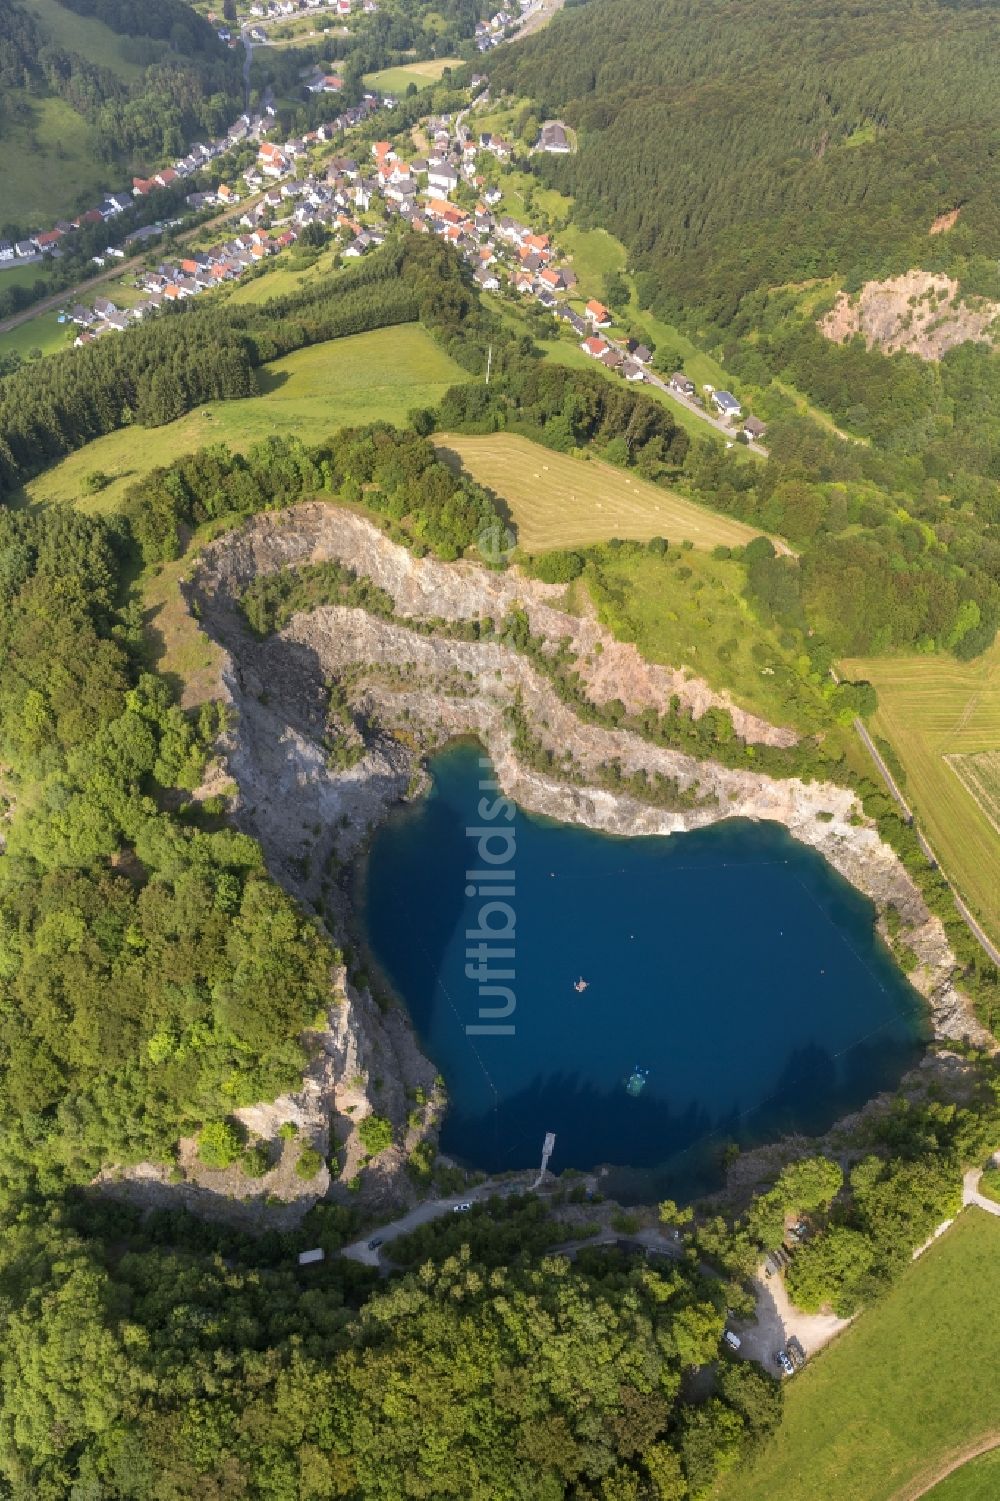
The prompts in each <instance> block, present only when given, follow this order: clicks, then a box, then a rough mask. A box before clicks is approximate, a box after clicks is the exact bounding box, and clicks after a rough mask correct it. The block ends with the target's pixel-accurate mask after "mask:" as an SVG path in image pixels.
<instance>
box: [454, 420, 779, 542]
mask: <svg viewBox="0 0 1000 1501" xmlns="http://www.w3.org/2000/svg"><path fill="white" fill-rule="evenodd" d="M434 441H435V443H436V444H437V446H438V448H440V449H442V450H444V451H445V452H446V453H452V454H454V455H455V456H456V458H457V459H458V460H460V461H461V464H462V466H463V468H464V469H466V470H467V471H468V473H469V474H471V475H472V478H473V479H474V480H476V481H477V482H478V483H479V484H481V485H484V486H485V487H486V488H487V489H488V490H491V491H492V492H493V493H494V495H497V496H498V497H499V498H500V499H501V500H502V501H505V502H506V504H507V506H508V507H509V508H510V514H511V516H512V518H513V520H514V522H515V524H516V526H517V534H518V542H519V543H520V545H521V546H522V547H523V548H526V549H527V551H528V552H544V551H545V550H546V549H548V548H554V547H584V546H587V545H588V544H590V543H592V542H606V541H607V540H608V538H610V537H622V538H628V537H633V538H636V539H637V540H639V541H648V539H649V538H650V537H657V536H659V537H666V538H667V540H668V541H669V542H672V543H674V544H675V545H676V544H677V543H679V542H684V541H690V542H693V543H694V545H695V547H700V548H704V549H711V548H713V547H716V546H718V545H719V544H720V543H722V544H724V545H725V546H726V547H737V546H743V545H744V544H745V543H747V542H749V541H750V540H751V538H752V537H755V536H757V535H758V534H757V532H755V531H754V529H753V528H752V527H749V526H744V524H743V523H742V522H741V521H734V520H732V518H731V517H729V516H720V515H717V514H716V512H714V511H709V510H706V509H705V507H704V506H699V505H696V504H695V503H694V501H692V500H686V499H685V498H684V496H683V495H676V494H674V492H673V491H671V490H662V489H661V488H660V487H659V486H658V485H652V484H649V483H648V482H647V481H646V480H643V479H640V478H639V477H638V475H634V474H627V473H626V472H625V471H624V470H622V469H616V468H615V467H614V465H612V464H605V463H603V462H602V461H601V460H600V459H575V458H572V457H571V456H570V455H569V454H562V453H553V452H552V451H551V450H550V449H548V448H542V447H541V445H540V444H538V443H532V442H531V441H530V439H528V438H522V437H519V436H518V435H516V434H513V433H490V434H488V435H487V436H485V437H464V436H461V435H457V434H449V433H442V434H441V435H440V436H439V437H437V438H435V440H434Z"/></svg>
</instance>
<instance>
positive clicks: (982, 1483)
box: [925, 1448, 1000, 1501]
mask: <svg viewBox="0 0 1000 1501" xmlns="http://www.w3.org/2000/svg"><path fill="white" fill-rule="evenodd" d="M925 1494H926V1501H997V1497H998V1496H1000V1448H997V1449H993V1450H991V1451H990V1453H989V1454H981V1455H980V1456H979V1458H978V1459H970V1460H969V1461H968V1463H967V1464H964V1465H962V1467H961V1469H959V1470H955V1471H954V1473H953V1474H951V1475H949V1476H948V1478H947V1480H942V1481H940V1482H939V1483H938V1484H937V1485H936V1486H934V1488H933V1489H932V1490H929V1491H927V1492H926V1493H925Z"/></svg>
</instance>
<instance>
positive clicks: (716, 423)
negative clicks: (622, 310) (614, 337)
mask: <svg viewBox="0 0 1000 1501" xmlns="http://www.w3.org/2000/svg"><path fill="white" fill-rule="evenodd" d="M609 342H610V341H609ZM617 347H618V348H620V349H621V350H622V353H623V354H627V353H628V351H627V350H626V349H625V347H624V345H618V346H617ZM646 380H647V381H648V383H649V384H650V385H651V386H655V387H656V389H657V390H658V391H664V392H666V394H667V395H668V396H669V397H670V399H671V401H676V402H677V404H678V406H682V407H686V408H687V410H688V411H689V412H693V413H694V415H695V416H696V417H700V418H701V420H702V422H707V423H708V425H709V427H714V428H715V429H716V431H717V432H720V433H722V434H723V436H724V437H726V438H728V439H729V440H730V442H735V435H736V431H737V429H736V428H734V427H733V425H732V423H730V422H726V421H725V420H724V419H723V418H722V417H713V416H712V415H711V413H709V412H706V411H705V408H704V407H703V406H702V405H701V403H700V402H699V401H696V400H695V399H694V397H692V396H683V395H682V394H681V393H680V391H674V390H671V388H670V385H669V383H668V382H667V381H665V380H664V379H663V378H662V376H659V375H657V374H656V372H655V371H653V370H647V371H646ZM747 447H748V448H749V450H750V452H751V453H757V454H760V456H761V458H762V459H766V458H767V449H766V448H765V447H764V445H763V443H748V444H747Z"/></svg>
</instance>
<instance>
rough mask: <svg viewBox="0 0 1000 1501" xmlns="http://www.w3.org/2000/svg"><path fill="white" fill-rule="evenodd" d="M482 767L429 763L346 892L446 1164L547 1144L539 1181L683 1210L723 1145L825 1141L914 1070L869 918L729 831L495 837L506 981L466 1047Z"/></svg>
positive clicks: (478, 1161) (811, 859) (838, 887)
mask: <svg viewBox="0 0 1000 1501" xmlns="http://www.w3.org/2000/svg"><path fill="white" fill-rule="evenodd" d="M480 757H481V752H480V750H479V749H478V747H476V746H473V745H469V744H468V743H462V744H458V745H454V746H452V747H450V748H449V749H447V750H446V751H444V752H442V753H441V754H440V755H439V756H437V757H435V758H434V760H433V762H432V764H431V771H432V775H433V786H432V790H431V792H430V794H429V795H428V796H427V797H426V798H425V799H423V800H422V801H421V802H420V803H419V804H417V805H414V806H412V807H409V808H407V809H405V810H403V811H401V812H400V813H398V814H397V815H395V816H394V817H393V818H392V819H390V820H389V822H388V823H387V824H386V825H384V826H383V828H382V829H380V830H379V831H378V833H377V834H376V836H375V838H374V840H373V843H372V847H371V850H370V853H369V858H368V861H367V865H366V869H365V872H364V878H363V888H364V889H363V903H362V915H363V919H364V922H365V925H366V936H367V940H368V942H369V944H370V947H371V951H372V954H373V956H374V958H375V960H376V961H377V963H378V965H379V966H380V968H381V969H382V971H383V973H384V974H385V976H386V978H387V979H388V980H389V982H390V983H391V984H392V986H393V987H394V989H395V990H396V992H397V994H398V995H399V996H400V997H401V998H402V1000H403V1001H404V1002H405V1003H406V1005H407V1007H408V1009H409V1011H410V1014H411V1016H412V1018H413V1022H414V1025H415V1027H416V1029H417V1033H418V1035H419V1037H420V1041H421V1043H422V1046H423V1047H424V1049H425V1051H426V1052H427V1054H428V1056H429V1057H430V1058H431V1059H432V1061H433V1062H434V1063H435V1064H436V1066H437V1067H438V1068H439V1070H440V1071H441V1074H442V1075H443V1077H444V1080H445V1083H446V1085H447V1090H448V1097H449V1109H448V1113H447V1115H446V1117H445V1121H444V1125H443V1128H442V1135H441V1148H442V1150H443V1151H444V1152H446V1153H448V1154H449V1155H451V1156H453V1157H455V1158H456V1159H457V1160H459V1161H461V1162H463V1163H464V1164H466V1165H467V1166H469V1167H472V1168H477V1169H482V1170H485V1171H488V1172H503V1171H507V1170H510V1169H515V1168H525V1167H530V1166H533V1165H535V1164H536V1163H537V1162H538V1161H539V1158H540V1154H541V1145H542V1138H543V1136H544V1134H545V1133H546V1132H547V1131H553V1132H555V1134H556V1150H555V1154H554V1156H553V1159H552V1167H553V1169H554V1170H555V1171H560V1170H561V1169H563V1168H567V1167H572V1168H578V1169H591V1168H594V1167H597V1166H598V1165H601V1164H610V1165H612V1166H613V1169H614V1171H612V1172H611V1173H610V1174H609V1175H608V1176H607V1183H606V1185H605V1186H608V1187H610V1186H611V1185H612V1184H613V1185H614V1191H615V1193H616V1195H617V1196H619V1197H624V1198H632V1199H642V1198H655V1197H658V1196H662V1195H663V1194H666V1193H670V1194H672V1195H673V1196H675V1197H678V1196H680V1197H683V1196H689V1195H691V1194H694V1193H698V1192H704V1191H705V1190H706V1188H708V1187H709V1186H710V1185H711V1184H712V1183H713V1182H714V1181H717V1179H718V1177H719V1174H720V1171H721V1162H722V1156H723V1153H724V1151H725V1149H726V1147H727V1146H728V1145H730V1144H732V1143H733V1142H738V1143H740V1144H741V1145H747V1144H752V1143H755V1142H761V1141H766V1140H770V1139H774V1138H775V1137H777V1136H780V1135H782V1134H784V1133H786V1132H790V1131H799V1132H805V1133H807V1134H811V1133H816V1132H820V1131H823V1130H825V1129H827V1128H828V1127H829V1126H830V1125H832V1124H833V1122H834V1121H835V1120H836V1119H837V1118H838V1117H839V1116H841V1115H843V1114H845V1113H847V1112H848V1111H850V1110H853V1109H856V1108H857V1107H858V1106H860V1105H861V1104H863V1103H864V1101H866V1100H867V1099H869V1098H871V1097H872V1096H873V1095H875V1094H877V1093H878V1092H879V1091H880V1090H882V1089H885V1088H889V1087H892V1086H893V1085H895V1083H896V1082H897V1081H898V1079H899V1078H900V1076H901V1075H902V1074H903V1073H904V1072H905V1071H906V1069H907V1068H909V1067H911V1066H912V1065H913V1064H914V1063H915V1062H916V1060H917V1059H918V1058H919V1056H920V1053H921V1050H922V1046H923V1043H924V1041H925V1040H926V1021H925V1011H924V1007H923V1003H922V1001H921V1000H920V998H919V996H918V995H917V994H916V992H915V991H914V990H913V989H912V987H911V986H910V985H909V983H908V982H907V980H906V979H905V977H904V976H903V974H902V973H901V972H900V971H899V969H898V968H897V966H896V965H895V964H894V962H893V960H892V958H891V956H890V955H889V953H888V951H887V950H886V948H885V947H884V945H883V944H882V943H881V941H880V940H879V939H878V937H877V934H876V933H875V930H874V910H873V908H872V906H871V904H870V903H869V902H868V901H867V900H866V899H864V898H863V897H861V896H860V895H859V894H858V893H857V892H855V891H854V890H853V888H852V887H850V886H849V885H848V884H847V883H846V882H845V881H843V880H842V879H841V878H840V877H839V876H838V875H837V874H836V872H834V871H833V870H832V869H831V868H830V867H829V866H827V865H826V863H825V862H824V861H823V860H822V859H821V857H820V856H818V855H817V854H816V853H815V852H814V851H812V850H809V849H807V848H805V847H804V846H802V845H799V844H797V843H796V842H795V841H794V840H792V839H791V837H790V836H789V835H788V834H787V833H786V831H785V830H784V829H783V828H780V827H779V826H777V825H774V824H766V823H761V824H753V823H749V822H746V821H742V820H740V821H737V820H733V821H727V822H724V823H721V824H717V825H714V826H712V827H711V828H709V829H705V830H700V831H697V832H694V833H690V834H681V835H673V836H671V837H669V838H649V837H643V838H635V839H627V838H613V837H609V836H607V835H602V834H597V833H594V832H592V831H590V830H587V829H582V828H579V827H576V826H567V825H562V824H557V823H554V822H552V821H551V820H548V819H541V818H535V817H529V816H527V815H525V814H523V813H522V812H521V811H520V810H517V812H516V814H515V815H514V816H513V818H512V819H510V820H509V821H507V820H505V819H504V818H503V817H502V816H499V817H498V819H497V825H496V826H497V827H502V828H504V829H509V830H510V833H511V836H512V838H511V840H510V841H509V843H510V845H511V847H512V859H511V860H510V862H509V863H508V864H505V865H503V866H501V867H498V868H499V869H500V871H501V879H502V880H505V881H506V882H507V884H508V887H509V886H511V885H512V886H513V893H512V894H511V895H510V896H509V898H508V899H507V900H508V903H509V906H510V908H511V909H512V911H513V913H514V916H515V919H516V921H515V933H514V937H513V939H512V941H511V947H512V948H513V951H514V952H513V957H512V958H508V957H490V958H488V960H487V968H488V970H489V979H493V977H494V975H495V972H496V971H497V970H499V969H503V968H507V967H512V968H513V970H514V975H513V977H512V978H499V979H498V980H497V985H498V987H502V988H503V989H504V991H505V994H506V995H507V999H506V1000H505V1001H504V1002H503V1003H502V1004H500V1005H498V1001H497V997H496V996H493V997H489V998H487V1005H488V1006H489V1007H491V1008H492V1009H493V1011H494V1013H496V1012H498V1011H503V1010H504V1009H507V1010H509V1015H506V1016H504V1017H503V1020H502V1021H500V1022H495V1021H494V1020H493V1019H492V1018H491V1019H490V1020H489V1023H488V1028H489V1029H488V1030H486V1031H483V1030H481V1029H482V1027H483V1025H484V1017H483V1014H481V1011H482V1007H483V997H482V996H481V995H480V987H481V985H482V984H483V979H482V975H481V973H480V971H479V969H478V966H479V965H480V964H481V963H482V954H481V953H479V952H477V950H478V945H479V944H480V943H481V942H483V940H482V939H481V938H480V937H470V936H469V934H470V933H473V934H474V933H476V932H477V930H478V929H479V926H480V911H481V908H482V905H483V902H484V901H485V900H486V897H484V895H483V888H482V885H480V886H476V885H475V884H471V885H470V881H469V872H470V870H474V869H477V868H479V867H478V866H477V862H476V854H477V847H478V846H477V839H476V837H475V836H474V835H471V834H470V833H469V831H470V830H472V829H476V828H481V827H484V825H483V822H482V818H483V814H482V809H483V807H486V806H488V802H489V796H490V795H489V793H484V791H483V789H481V787H480V785H479V783H480V779H481V778H486V779H488V778H489V776H490V775H491V773H490V772H489V769H488V763H481V761H480ZM484 797H485V798H486V802H481V801H480V800H481V799H483V798H484ZM502 845H503V840H502V839H501V840H500V841H499V842H498V843H496V845H495V846H494V847H495V848H498V849H499V848H501V847H502ZM496 920H499V919H497V918H496V917H494V921H496ZM500 943H501V940H500V939H497V940H496V941H495V942H490V943H487V948H488V949H489V950H490V951H491V954H492V953H495V951H496V949H497V946H498V945H500ZM470 955H471V956H472V957H471V960H470ZM470 970H471V971H472V973H471V974H470V973H469V971H470ZM580 982H585V983H584V988H581V989H578V988H577V986H578V985H579V984H580ZM487 983H489V980H487ZM493 1028H496V1030H492V1029H493Z"/></svg>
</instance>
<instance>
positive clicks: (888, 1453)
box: [718, 1208, 1000, 1501]
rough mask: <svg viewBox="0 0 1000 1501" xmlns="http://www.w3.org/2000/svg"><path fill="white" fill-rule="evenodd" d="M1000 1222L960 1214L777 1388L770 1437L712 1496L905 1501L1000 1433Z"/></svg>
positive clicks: (745, 1500)
mask: <svg viewBox="0 0 1000 1501" xmlns="http://www.w3.org/2000/svg"><path fill="white" fill-rule="evenodd" d="M998 1298H1000V1219H996V1218H994V1217H993V1216H992V1215H988V1214H984V1213H983V1211H982V1210H980V1209H974V1208H973V1209H966V1210H963V1212H962V1214H961V1215H960V1216H959V1218H958V1220H957V1221H956V1223H955V1224H954V1225H953V1226H952V1227H951V1229H950V1230H948V1231H947V1232H946V1234H944V1235H942V1236H941V1237H940V1239H939V1240H937V1241H936V1242H935V1243H934V1244H933V1245H932V1246H931V1247H930V1249H929V1250H928V1251H926V1252H925V1253H924V1255H923V1256H921V1257H920V1258H919V1259H918V1260H917V1261H915V1262H913V1264H912V1265H911V1266H909V1267H907V1269H906V1271H905V1272H904V1273H903V1274H902V1276H901V1278H900V1280H899V1281H898V1283H897V1284H896V1286H895V1287H894V1288H893V1290H892V1291H891V1292H890V1293H889V1294H888V1296H887V1297H885V1298H883V1299H882V1300H881V1301H880V1302H879V1303H877V1304H875V1305H874V1306H872V1307H871V1308H868V1309H866V1310H865V1312H864V1313H862V1314H861V1316H860V1317H859V1318H858V1319H857V1321H856V1322H855V1323H854V1324H852V1326H851V1327H850V1329H848V1330H846V1331H845V1332H844V1333H843V1334H841V1335H840V1336H839V1338H838V1339H836V1340H835V1341H834V1343H833V1344H832V1345H830V1346H829V1347H828V1348H827V1349H826V1350H824V1351H823V1352H822V1354H820V1355H817V1356H815V1357H814V1358H813V1359H812V1360H811V1361H810V1362H809V1364H808V1365H807V1366H806V1368H805V1370H804V1371H802V1372H801V1373H800V1374H799V1375H797V1376H795V1377H793V1379H792V1380H791V1381H789V1382H788V1383H787V1384H786V1387H785V1403H784V1416H783V1419H782V1423H781V1427H780V1428H779V1430H778V1432H777V1434H776V1435H775V1438H774V1439H773V1440H772V1442H771V1443H770V1444H769V1445H768V1446H767V1448H766V1449H765V1450H764V1451H763V1453H762V1454H761V1456H760V1458H759V1460H758V1461H757V1462H756V1464H755V1465H754V1466H753V1467H752V1468H751V1469H750V1470H749V1472H748V1471H745V1470H740V1471H737V1472H734V1473H733V1474H732V1475H730V1476H728V1477H727V1479H726V1480H725V1481H724V1482H723V1484H722V1485H721V1486H720V1487H719V1491H718V1501H774V1498H775V1497H776V1496H780V1497H781V1498H782V1501H818V1498H820V1497H822V1501H902V1498H903V1497H907V1498H909V1497H913V1496H917V1495H920V1494H921V1492H922V1488H923V1486H925V1485H928V1484H931V1483H933V1481H934V1479H935V1478H936V1477H937V1476H939V1475H941V1474H943V1473H944V1469H943V1466H944V1464H945V1463H946V1462H947V1461H948V1460H949V1459H950V1458H951V1457H952V1456H953V1455H954V1454H955V1453H956V1451H958V1450H960V1449H962V1448H964V1447H968V1448H970V1449H971V1447H972V1446H973V1445H974V1444H975V1443H976V1442H977V1441H978V1440H980V1439H981V1438H982V1436H983V1435H985V1434H989V1433H991V1432H993V1431H996V1430H998V1429H1000V1390H998V1388H997V1385H996V1382H994V1381H984V1380H983V1379H982V1376H983V1372H984V1371H990V1370H995V1369H996V1368H997V1366H998V1364H1000V1324H998V1323H997V1321H996V1319H992V1318H990V1317H989V1315H988V1313H987V1312H986V1310H988V1309H991V1308H995V1307H996V1303H997V1299H998Z"/></svg>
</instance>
